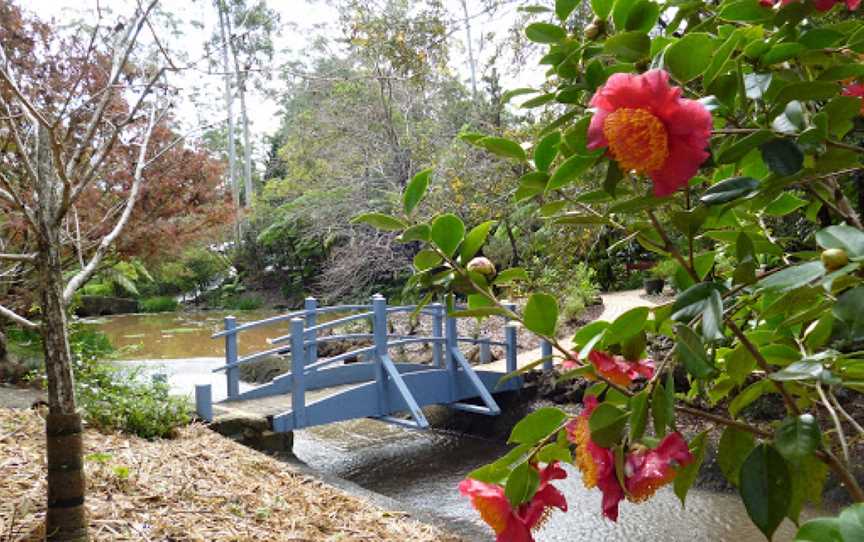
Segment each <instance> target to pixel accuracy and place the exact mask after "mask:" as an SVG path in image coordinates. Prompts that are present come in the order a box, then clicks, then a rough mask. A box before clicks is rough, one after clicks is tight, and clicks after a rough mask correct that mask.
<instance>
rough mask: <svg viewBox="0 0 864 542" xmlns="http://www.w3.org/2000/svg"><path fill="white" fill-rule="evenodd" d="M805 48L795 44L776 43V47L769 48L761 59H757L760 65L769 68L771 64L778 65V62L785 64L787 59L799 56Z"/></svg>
mask: <svg viewBox="0 0 864 542" xmlns="http://www.w3.org/2000/svg"><path fill="white" fill-rule="evenodd" d="M806 49H807V47H805V46H804V45H802V44H800V43H795V42H788V41H787V42H784V43H778V44H777V45H775V46H773V47H771V49H769V50H768V52H766V53H765V54H763V55H762V57H761V58H760V59H759V61H760V62H762V64H765V65H766V66H769V65H771V64H778V63H780V62H785V61H787V60H789V59H792V58H795V57H796V56H798V55H799V54H801V53H803V52H804V51H805V50H806Z"/></svg>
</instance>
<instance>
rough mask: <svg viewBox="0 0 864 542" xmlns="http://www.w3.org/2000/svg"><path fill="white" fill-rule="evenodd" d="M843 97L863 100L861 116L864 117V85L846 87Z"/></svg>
mask: <svg viewBox="0 0 864 542" xmlns="http://www.w3.org/2000/svg"><path fill="white" fill-rule="evenodd" d="M843 96H855V97H856V98H861V99H862V100H861V115H862V116H864V83H852V84H850V85H848V86H846V87H844V88H843Z"/></svg>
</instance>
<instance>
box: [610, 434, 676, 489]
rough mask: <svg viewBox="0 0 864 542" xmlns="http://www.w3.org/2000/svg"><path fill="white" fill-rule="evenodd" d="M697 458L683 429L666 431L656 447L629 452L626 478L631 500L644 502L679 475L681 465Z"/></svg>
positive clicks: (625, 465)
mask: <svg viewBox="0 0 864 542" xmlns="http://www.w3.org/2000/svg"><path fill="white" fill-rule="evenodd" d="M691 461H693V454H692V453H690V448H689V447H688V446H687V441H685V440H684V437H682V436H681V433H678V432H675V433H670V434H668V435H666V437H665V438H663V440H662V441H660V444H659V445H658V446H657V447H656V448H654V449H645V450H637V451H634V452H631V453H629V454H628V455H627V459H626V461H625V464H624V479H625V485H626V487H627V500H629V501H632V502H642V501H644V500H647V499H648V498H650V497H651V495H653V494H654V493H655V492H656V491H657V490H658V489H659V488H661V487H662V486H664V485H666V484H668V483H669V482H671V481H672V480H674V479H675V476H676V474H677V472H678V471H677V469H678V468H680V467H684V466H686V465H688V464H689V463H690V462H691Z"/></svg>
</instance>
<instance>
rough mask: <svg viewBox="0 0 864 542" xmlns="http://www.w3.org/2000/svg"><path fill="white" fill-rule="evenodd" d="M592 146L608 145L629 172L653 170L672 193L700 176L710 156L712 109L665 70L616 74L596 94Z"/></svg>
mask: <svg viewBox="0 0 864 542" xmlns="http://www.w3.org/2000/svg"><path fill="white" fill-rule="evenodd" d="M590 105H591V107H592V108H593V109H594V116H593V117H592V118H591V124H590V125H589V126H588V148H589V149H600V148H604V147H606V148H608V153H609V154H610V155H611V156H612V157H613V158H614V159H615V160H616V161H617V162H618V165H619V166H620V167H621V169H622V170H624V171H635V172H637V173H640V174H644V175H648V176H649V177H651V180H652V181H653V182H654V194H655V195H657V196H667V195H669V194H671V193H673V192H675V191H676V190H678V189H679V188H681V187H682V186H685V185H686V184H687V182H688V181H689V180H690V179H691V178H693V176H694V175H696V171H697V170H698V169H699V166H700V165H701V164H702V162H704V161H705V159H706V158H708V152H707V151H706V150H705V149H706V148H707V147H708V140H709V139H710V137H711V113H709V112H708V110H707V109H706V108H705V106H703V105H702V104H701V103H699V102H697V101H695V100H688V99H686V98H682V97H681V89H680V88H679V87H673V86H671V85H669V74H668V73H666V71H664V70H650V71H648V72H645V73H644V74H641V75H633V74H626V73H615V74H612V76H611V77H609V79H608V80H607V81H606V84H605V85H603V86H602V87H600V88H599V89H597V92H596V93H595V94H594V97H593V98H591V103H590Z"/></svg>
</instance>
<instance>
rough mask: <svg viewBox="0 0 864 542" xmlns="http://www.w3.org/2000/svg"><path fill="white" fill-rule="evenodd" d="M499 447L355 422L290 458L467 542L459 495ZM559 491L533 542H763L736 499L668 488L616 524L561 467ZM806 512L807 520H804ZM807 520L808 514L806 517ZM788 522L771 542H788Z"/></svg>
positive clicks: (476, 528)
mask: <svg viewBox="0 0 864 542" xmlns="http://www.w3.org/2000/svg"><path fill="white" fill-rule="evenodd" d="M506 451H507V447H506V446H504V445H503V444H502V443H500V442H498V441H492V440H485V439H482V438H477V437H472V436H470V435H465V434H462V433H456V432H450V431H443V430H435V429H432V430H428V431H416V430H410V429H405V428H402V427H397V426H392V425H387V424H384V423H381V422H376V421H372V420H354V421H350V422H343V423H338V424H332V425H328V426H322V427H316V428H312V429H308V430H303V431H298V432H297V433H295V437H294V453H295V454H296V455H297V457H298V458H299V459H301V460H302V461H304V462H305V463H307V464H309V465H310V466H313V467H314V468H315V469H318V470H321V471H324V472H327V473H329V474H332V475H335V476H338V477H340V478H344V479H347V480H350V481H352V482H355V483H356V484H358V485H360V486H362V487H364V488H366V489H369V490H372V491H375V492H376V493H380V494H383V495H387V496H388V497H391V498H393V499H396V500H397V501H400V502H403V503H406V504H407V505H409V506H411V507H413V508H415V509H420V510H423V511H425V512H428V513H432V514H434V515H437V516H439V517H443V518H445V519H447V520H448V521H449V522H451V523H454V524H456V525H459V526H467V527H468V528H469V529H470V530H469V531H468V533H466V537H467V538H468V539H469V540H492V537H491V536H489V537H488V538H486V537H485V536H486V535H485V533H491V531H488V530H486V529H487V528H486V527H485V525H484V524H483V523H482V522H481V521H480V519H479V516H478V515H477V513H476V512H474V511H473V510H472V509H471V506H470V503H469V501H468V499H467V498H463V497H462V496H460V495H459V492H458V491H457V489H456V486H457V484H458V483H459V481H460V480H462V478H464V476H465V474H466V473H467V472H470V471H471V470H473V469H475V468H477V467H479V466H481V465H483V464H485V463H488V462H490V461H492V460H493V459H495V458H497V457H500V456H501V455H503V454H504V453H506ZM567 471H568V475H569V476H568V477H567V479H566V480H559V481H556V483H555V485H556V486H557V487H559V488H560V489H561V491H563V492H564V494H565V495H566V497H567V502H568V504H569V507H570V509H569V511H568V512H566V513H564V512H558V511H556V512H554V513H553V514H552V515H551V516H550V517H549V520H548V522H547V523H546V524H545V525H544V527H543V529H542V530H541V531H539V532H538V533H537V535H536V539H537V540H538V542H551V541H561V542H564V541H567V542H572V541H576V540H578V541H580V542H592V541H598V542H600V541H606V542H618V541H620V542H642V541H652V542H661V541H662V542H764V540H765V537H764V536H762V534H761V533H760V532H759V531H758V530H757V529H756V527H754V526H753V525H752V524H751V523H750V520H749V519H748V517H747V513H746V511H745V510H744V505H743V504H742V503H741V500H740V499H739V498H738V497H737V495H734V494H725V493H716V492H712V491H702V490H698V489H694V490H691V491H690V494H689V495H688V497H687V508H686V510H684V509H682V508H681V503H680V502H679V501H678V498H677V497H676V496H675V494H674V493H673V492H672V490H671V488H668V487H667V488H664V489H661V490H660V491H659V492H658V493H657V494H656V495H655V496H654V497H653V498H652V499H651V500H649V501H647V502H644V503H641V504H638V505H637V504H631V503H628V502H623V503H622V504H621V513H620V517H619V519H618V522H617V523H613V522H611V521H608V520H605V519H604V518H603V517H602V516H601V515H600V498H601V494H600V491H598V490H596V489H595V490H587V489H585V488H584V486H583V485H582V479H581V476H580V474H579V472H578V471H577V470H576V469H575V468H572V467H569V466H568V467H567ZM806 515H808V514H805V516H806ZM810 515H812V513H810ZM794 534H795V526H794V525H793V524H792V523H791V522H790V521H788V520H786V521H785V522H784V524H783V525H781V527H780V529H779V530H778V531H777V534H776V535H775V536H774V540H775V542H784V541H791V540H792V539H793V538H794Z"/></svg>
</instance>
